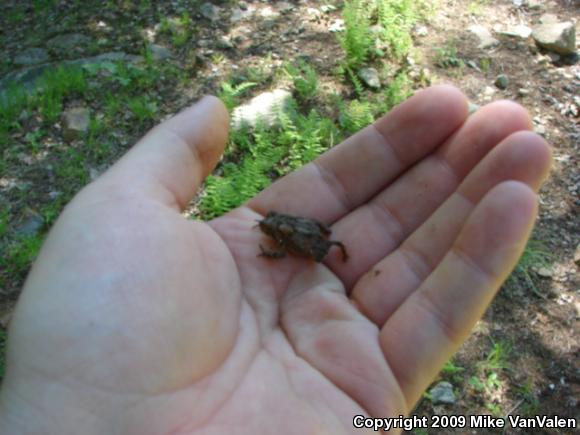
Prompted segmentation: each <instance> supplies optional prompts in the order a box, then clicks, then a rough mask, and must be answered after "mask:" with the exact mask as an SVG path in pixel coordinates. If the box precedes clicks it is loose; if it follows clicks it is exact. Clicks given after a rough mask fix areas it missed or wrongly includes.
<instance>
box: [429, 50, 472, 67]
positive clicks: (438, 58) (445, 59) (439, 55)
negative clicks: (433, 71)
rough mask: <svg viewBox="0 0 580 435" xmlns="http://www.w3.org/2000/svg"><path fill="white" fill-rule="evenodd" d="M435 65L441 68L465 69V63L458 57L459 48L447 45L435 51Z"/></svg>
mask: <svg viewBox="0 0 580 435" xmlns="http://www.w3.org/2000/svg"><path fill="white" fill-rule="evenodd" d="M435 65H437V66H438V67H439V68H463V66H464V65H465V63H464V62H463V60H462V59H460V58H459V57H458V55H457V48H456V47H455V46H453V45H447V46H445V47H442V48H437V49H436V50H435Z"/></svg>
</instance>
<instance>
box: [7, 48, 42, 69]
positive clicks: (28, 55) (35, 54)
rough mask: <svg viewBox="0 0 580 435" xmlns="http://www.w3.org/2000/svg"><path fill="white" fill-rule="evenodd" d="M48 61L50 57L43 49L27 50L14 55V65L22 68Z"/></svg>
mask: <svg viewBox="0 0 580 435" xmlns="http://www.w3.org/2000/svg"><path fill="white" fill-rule="evenodd" d="M49 59H50V57H49V56H48V53H47V51H46V50H45V49H44V48H28V49H26V50H24V51H23V52H21V53H20V54H18V55H16V57H15V58H14V63H15V64H16V65H22V66H27V65H37V64H39V63H44V62H47V61H48V60H49Z"/></svg>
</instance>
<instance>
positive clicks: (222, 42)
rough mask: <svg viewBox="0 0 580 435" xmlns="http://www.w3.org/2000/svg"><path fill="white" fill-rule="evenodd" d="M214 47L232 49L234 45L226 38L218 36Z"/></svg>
mask: <svg viewBox="0 0 580 435" xmlns="http://www.w3.org/2000/svg"><path fill="white" fill-rule="evenodd" d="M216 45H217V46H218V48H223V49H230V48H234V43H233V42H232V40H231V39H230V38H228V37H227V36H220V37H219V38H218V39H217V41H216Z"/></svg>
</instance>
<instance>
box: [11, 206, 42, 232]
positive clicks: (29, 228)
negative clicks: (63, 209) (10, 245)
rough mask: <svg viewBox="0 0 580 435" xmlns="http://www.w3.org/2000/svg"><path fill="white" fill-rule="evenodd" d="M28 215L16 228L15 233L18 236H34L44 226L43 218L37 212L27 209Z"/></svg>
mask: <svg viewBox="0 0 580 435" xmlns="http://www.w3.org/2000/svg"><path fill="white" fill-rule="evenodd" d="M27 214H28V217H27V218H26V219H25V220H24V222H23V223H22V224H21V225H20V226H19V227H18V228H17V229H16V233H17V234H18V235H20V236H36V235H38V234H40V231H41V230H42V228H43V227H44V219H43V218H42V216H40V215H39V214H38V213H36V212H33V211H29V212H28V213H27Z"/></svg>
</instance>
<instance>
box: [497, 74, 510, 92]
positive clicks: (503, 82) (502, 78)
mask: <svg viewBox="0 0 580 435" xmlns="http://www.w3.org/2000/svg"><path fill="white" fill-rule="evenodd" d="M494 84H495V85H496V86H497V88H498V89H506V88H507V87H508V84H509V79H508V78H507V76H506V75H505V74H500V75H498V76H497V77H496V78H495V82H494Z"/></svg>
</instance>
